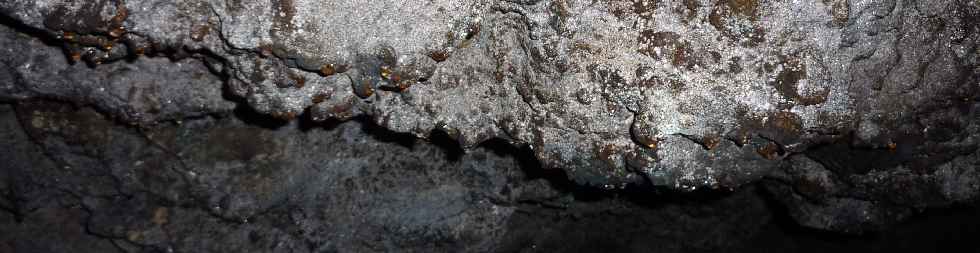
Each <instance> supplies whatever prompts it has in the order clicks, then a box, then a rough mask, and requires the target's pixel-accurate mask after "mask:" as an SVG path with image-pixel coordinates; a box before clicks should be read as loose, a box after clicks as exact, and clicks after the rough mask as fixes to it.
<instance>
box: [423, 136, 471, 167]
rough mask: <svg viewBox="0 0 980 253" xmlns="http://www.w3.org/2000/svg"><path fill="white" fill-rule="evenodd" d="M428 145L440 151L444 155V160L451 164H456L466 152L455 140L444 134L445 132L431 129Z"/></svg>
mask: <svg viewBox="0 0 980 253" xmlns="http://www.w3.org/2000/svg"><path fill="white" fill-rule="evenodd" d="M428 141H429V143H432V144H434V145H436V146H437V147H439V148H440V149H442V151H443V153H445V154H446V160H449V161H452V162H458V161H459V159H460V158H462V157H463V154H465V153H466V151H464V150H463V148H462V147H460V145H459V141H458V140H456V138H454V137H452V136H450V135H449V133H446V131H443V130H438V129H433V130H432V132H431V133H429V140H428Z"/></svg>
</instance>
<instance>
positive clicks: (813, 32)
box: [0, 0, 980, 251]
mask: <svg viewBox="0 0 980 253" xmlns="http://www.w3.org/2000/svg"><path fill="white" fill-rule="evenodd" d="M0 16H2V17H3V18H2V21H3V24H4V25H5V26H3V27H0V42H2V44H3V45H4V47H3V48H2V49H0V50H3V53H0V101H3V102H5V103H10V104H13V105H15V106H14V107H16V108H17V112H16V113H13V112H12V111H10V110H11V109H9V108H8V109H6V110H7V111H6V112H5V113H7V115H6V116H5V117H8V118H9V117H14V116H12V115H14V114H16V115H17V116H16V117H17V118H19V122H20V126H23V129H24V132H26V133H27V135H26V136H30V138H29V139H30V140H28V139H25V138H27V137H23V138H21V139H12V140H11V141H10V143H9V145H8V144H5V145H4V146H5V147H10V148H8V149H10V150H11V151H16V152H8V153H10V154H11V155H10V156H11V158H10V159H8V160H11V161H17V162H22V164H18V163H13V164H11V165H13V166H11V167H10V168H6V169H5V171H6V172H8V175H7V177H8V178H18V180H13V179H8V180H6V181H7V182H15V183H6V185H5V187H7V188H5V189H6V190H7V191H9V192H12V193H11V194H14V193H16V194H14V195H16V196H30V197H16V198H7V199H3V200H2V201H4V202H0V203H4V205H2V206H3V207H4V208H5V209H10V210H12V213H14V214H17V215H15V216H18V215H22V214H19V213H22V212H24V211H23V210H35V211H36V212H38V213H42V214H43V213H45V212H47V211H46V210H62V211H58V212H55V211H51V212H48V213H51V215H81V216H86V215H88V216H91V217H90V218H89V220H93V219H100V217H99V215H98V214H108V216H107V217H102V219H106V221H105V222H102V221H99V222H94V224H98V226H87V227H85V228H84V232H86V233H92V234H96V235H98V236H100V237H102V238H107V240H109V241H111V242H112V245H113V246H115V247H121V248H128V247H136V246H145V247H151V248H153V247H156V249H159V250H166V249H167V247H176V248H185V249H186V248H192V249H207V248H209V247H218V246H215V245H210V244H209V243H212V242H209V241H207V240H203V241H202V240H189V239H188V240H184V239H181V238H174V237H172V236H173V234H182V235H184V234H183V233H182V232H181V233H178V232H173V231H171V232H167V231H163V230H165V229H163V230H162V229H161V228H160V227H166V226H164V225H161V224H157V223H160V222H154V221H149V222H147V221H145V220H141V221H137V220H138V219H141V218H145V217H152V216H156V215H157V214H156V213H157V212H162V213H164V214H163V215H164V216H167V217H187V218H186V219H185V220H179V219H177V220H173V221H169V220H168V221H167V222H173V223H174V224H183V225H175V226H173V227H174V228H177V229H186V227H191V226H193V225H190V224H227V223H228V222H235V224H236V225H235V226H234V227H231V226H216V227H220V229H227V230H229V231H231V230H234V232H227V233H224V234H226V236H229V237H236V236H237V237H240V238H248V239H249V240H253V241H261V243H266V244H267V245H266V246H268V247H273V248H275V247H281V248H279V249H283V250H286V249H290V250H297V249H300V248H302V249H305V250H310V251H324V250H326V251H331V250H340V251H363V250H369V251H385V250H389V249H396V248H399V247H410V248H417V249H419V250H436V251H443V250H449V249H459V248H464V249H467V250H470V251H487V250H489V249H491V248H493V246H491V245H496V244H499V243H501V242H502V241H501V240H506V239H502V238H506V236H504V235H502V233H503V232H501V231H502V229H503V228H504V227H506V226H507V221H509V220H511V218H512V216H513V215H514V214H513V212H514V210H515V207H514V203H515V202H517V203H519V202H520V200H519V199H520V198H521V197H520V195H521V194H530V195H532V196H536V197H532V198H531V199H535V203H537V202H539V201H538V200H540V199H542V198H543V199H551V198H552V197H554V196H553V195H554V194H558V193H555V191H556V190H555V189H554V187H553V186H551V185H549V184H547V183H543V182H541V181H530V182H537V183H528V182H525V181H527V180H525V179H526V178H524V177H526V176H527V175H526V173H529V172H527V171H522V170H520V169H519V168H518V167H520V166H519V164H518V163H517V162H516V161H514V160H513V157H507V156H505V155H502V154H497V153H494V152H490V151H487V150H485V148H484V147H483V146H486V145H491V146H499V147H498V148H497V149H503V150H508V151H507V152H509V154H514V153H521V152H524V151H525V150H524V149H522V148H521V147H524V146H527V147H529V149H528V150H529V151H527V152H530V153H531V154H533V157H534V159H528V160H535V161H536V162H538V163H539V165H540V167H541V168H538V170H544V171H548V173H552V174H556V175H560V177H566V176H567V177H568V178H570V180H571V181H572V183H570V184H573V185H577V186H576V187H598V188H601V189H605V190H607V191H621V190H623V189H627V188H630V187H633V186H640V187H641V188H644V189H648V190H647V191H648V192H646V193H644V194H648V195H650V196H656V195H657V194H658V193H656V191H654V190H649V189H664V190H666V191H697V190H703V189H710V190H714V191H737V192H742V191H739V190H738V189H740V188H745V187H748V188H754V187H755V186H752V185H754V184H756V183H760V182H761V184H760V185H759V188H764V189H765V190H766V191H767V192H769V194H770V195H771V196H772V199H775V200H777V201H778V202H780V203H781V204H782V205H784V206H785V207H786V208H787V210H788V212H789V214H790V216H791V217H792V218H793V219H794V220H795V221H797V222H798V223H799V224H800V225H803V226H806V227H812V228H818V229H823V230H830V231H840V232H849V233H861V232H866V231H876V230H880V229H882V228H885V227H887V226H889V225H891V224H894V223H895V222H897V221H900V220H903V219H906V218H908V217H909V216H911V215H913V214H915V213H918V212H921V211H923V210H925V209H926V208H929V207H943V206H950V205H954V204H957V203H972V202H975V201H976V199H977V194H978V193H980V174H978V173H980V172H978V171H977V169H976V168H977V165H978V159H980V153H978V152H980V151H978V149H977V145H978V143H977V141H978V140H977V138H978V137H977V136H978V132H980V129H978V128H980V126H978V124H977V123H978V120H980V103H978V95H980V94H978V90H980V62H978V57H977V56H978V55H980V47H978V43H980V25H978V24H980V2H977V1H972V0H930V1H924V0H918V1H916V0H906V1H889V0H865V1H858V0H824V1H809V2H785V1H766V0H718V1H716V0H710V1H709V0H656V1H654V0H628V1H621V0H597V1H584V0H542V1H537V0H535V1H525V0H520V1H517V0H508V1H489V0H480V1H453V0H438V1H415V0H412V1H390V0H384V1H360V0H358V1H339V2H326V3H325V2H324V1H308V0H277V1H240V0H239V1H204V0H194V1H178V2H174V1H158V0H144V1H136V0H128V1H125V0H114V1H109V0H97V1H85V2H76V1H57V0H29V1H28V0H15V1H5V2H2V3H0ZM266 115H267V116H266ZM270 117H271V118H270ZM353 118H356V119H359V120H357V121H358V122H360V123H356V124H361V125H362V126H363V127H366V128H369V129H372V131H383V132H385V133H386V134H384V135H386V136H388V135H394V136H401V137H399V138H398V139H399V140H403V141H402V142H409V143H410V144H407V145H408V146H410V147H411V148H408V147H405V146H404V145H402V146H399V145H397V144H390V143H387V144H385V143H384V142H371V141H366V142H359V141H358V140H357V139H358V138H364V133H362V132H359V131H356V130H357V129H358V127H357V126H355V125H354V124H355V123H345V124H341V123H340V121H347V120H350V119H353ZM8 120H9V119H8ZM7 123H10V122H7ZM15 125H16V124H15ZM15 125H10V126H7V127H9V128H7V129H18V126H15ZM324 127H326V128H329V129H330V130H329V131H327V130H324V129H322V128H324ZM11 131H14V130H11ZM388 131H391V132H388ZM396 133H401V134H406V135H399V134H396ZM11 134H13V132H11ZM409 136H412V137H417V138H422V139H428V140H436V141H438V140H442V141H443V142H444V144H446V145H444V146H448V147H449V148H448V149H445V148H443V149H440V148H438V147H436V146H432V145H431V144H427V143H423V142H418V143H416V141H415V140H412V141H404V139H412V138H409ZM446 142H448V143H446ZM488 143H490V144H488ZM402 144H405V143H402ZM15 147H16V148H15ZM457 147H461V148H462V150H457ZM440 150H441V151H440ZM445 150H451V151H452V152H450V153H454V155H450V158H445V159H444V158H433V156H439V155H436V154H435V153H439V152H442V151H445ZM512 150H522V151H512ZM498 151H499V150H498ZM37 152H43V153H44V154H45V155H44V156H39V155H38V153H37ZM396 154H397V155H396ZM25 157H27V158H25ZM14 158H17V159H14ZM406 164H408V165H406ZM389 167H390V168H389ZM14 168H20V169H14ZM42 168H54V169H42ZM72 168H75V169H72ZM551 169H560V170H561V172H555V171H553V170H551ZM75 173H78V174H75ZM534 173H538V172H534ZM20 178H32V179H30V180H26V179H25V180H20ZM50 180H55V181H50ZM18 182H25V183H18ZM27 182H33V183H27ZM518 182H519V183H518ZM20 184H24V185H20ZM512 184H514V185H512ZM48 187H54V188H55V189H60V190H59V191H57V192H60V194H68V195H70V196H72V197H74V198H76V199H74V200H73V201H68V202H71V203H76V204H69V205H67V207H66V206H51V205H42V206H38V207H24V206H22V205H25V204H26V203H28V202H23V201H21V200H22V199H25V198H28V199H39V198H42V199H43V198H44V196H46V195H49V194H54V193H52V192H51V191H47V190H42V189H41V188H48ZM57 192H56V193H57ZM504 192H508V193H504ZM559 192H560V191H559ZM32 194H40V195H37V196H35V195H32ZM358 194H373V195H375V196H374V197H371V198H366V199H360V198H358V197H357V196H358ZM535 194H537V195H535ZM14 195H11V196H14ZM559 195H560V194H559ZM749 195H751V194H749ZM51 198H55V199H63V198H64V196H62V197H51ZM120 198H122V199H120ZM751 198H754V197H742V199H751ZM69 199H70V198H69ZM22 202H23V203H22ZM29 202H30V203H36V202H34V201H29ZM508 203H509V204H508ZM177 207H179V208H177ZM432 207H444V208H439V209H437V210H429V209H431V208H432ZM58 208H61V209H58ZM161 208H162V209H161ZM707 208H708V209H711V208H716V207H707ZM114 209H115V211H113V210H114ZM761 209H765V208H762V207H760V208H759V209H758V210H761ZM132 210H139V211H135V212H134V211H132ZM158 210H163V211H158ZM404 210H415V211H404ZM170 212H185V213H190V214H188V215H179V214H178V215H171V214H170ZM745 212H746V213H755V214H759V213H762V212H763V211H745ZM666 213H670V214H671V215H676V214H677V213H678V212H677V211H667V212H666ZM117 214H118V215H135V216H134V217H132V218H130V219H120V218H119V217H116V216H114V215H117ZM151 214H152V215H151ZM147 215H150V216H147ZM276 215H279V216H281V217H289V218H288V219H289V223H290V224H289V225H286V224H273V223H275V222H285V221H286V219H285V218H282V219H269V220H274V221H275V222H272V221H255V222H251V221H252V220H255V218H254V217H257V216H266V217H269V216H276ZM665 215H666V214H665ZM137 216H138V217H137ZM339 217H343V218H339ZM670 217H676V216H670ZM51 219H55V218H54V217H53V218H50V219H46V220H47V221H50V220H51ZM514 219H516V218H514ZM664 220H668V219H664ZM242 221H249V222H242ZM113 222H116V223H121V224H119V225H118V226H114V225H113V224H112V223H113ZM262 222H266V223H262ZM269 222H272V223H269ZM304 222H308V223H304ZM324 222H325V223H327V224H331V226H330V227H331V228H332V229H331V230H330V231H316V229H314V228H318V227H319V228H321V229H322V227H320V226H322V224H324ZM304 224H305V225H304ZM311 224H315V225H311ZM461 224H466V226H462V225H461ZM686 224H688V225H691V226H693V227H697V229H693V230H692V231H702V230H699V229H702V228H703V226H702V225H697V224H700V223H697V222H693V223H686ZM99 226H102V227H99ZM250 227H252V228H260V227H261V228H263V229H256V230H261V232H255V233H252V234H249V233H246V232H243V231H246V230H249V228H250ZM270 227H275V228H276V229H266V228H270ZM358 228H365V229H364V230H358ZM297 231H298V232H297ZM337 231H343V232H337ZM357 231H363V232H360V233H362V234H356V233H358V232H357ZM379 231H381V232H379ZM348 232H349V233H355V234H353V235H351V234H342V233H348ZM195 233H218V232H214V231H212V232H208V231H202V230H193V231H186V236H188V237H186V238H192V237H193V235H198V236H204V235H203V234H195ZM334 233H337V234H334ZM372 233H376V234H377V235H376V236H393V235H406V236H399V238H404V240H403V241H399V240H387V239H386V240H382V241H384V242H386V243H389V244H385V245H380V246H378V245H377V244H371V243H367V242H366V241H359V240H370V238H371V236H372V235H371V234H372ZM253 234H255V235H253ZM296 234H301V236H298V235H296ZM694 234H699V233H697V232H695V233H694ZM407 235H410V236H407ZM255 238H258V239H255ZM309 238H319V239H317V240H321V241H312V242H311V241H310V239H309ZM214 240H216V241H220V238H215V239H214ZM243 240H244V239H243ZM326 242H329V243H326ZM433 242H445V243H435V244H433ZM215 243H216V242H215ZM192 244H193V245H192ZM722 244H724V243H718V244H713V245H716V246H718V245H722ZM164 245H165V246H164ZM310 245H315V247H313V246H310ZM406 245H408V246H406ZM88 246H90V247H104V246H105V245H104V244H100V243H93V244H92V245H88ZM225 246H227V245H222V246H221V247H225ZM364 247H377V248H364ZM719 247H721V246H719Z"/></svg>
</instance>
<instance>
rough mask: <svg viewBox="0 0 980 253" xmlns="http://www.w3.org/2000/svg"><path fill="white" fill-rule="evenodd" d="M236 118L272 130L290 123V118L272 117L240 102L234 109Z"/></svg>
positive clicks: (233, 112)
mask: <svg viewBox="0 0 980 253" xmlns="http://www.w3.org/2000/svg"><path fill="white" fill-rule="evenodd" d="M232 114H233V115H234V116H235V118H238V119H239V120H241V121H242V122H245V123H246V124H249V125H254V126H258V127H262V128H266V129H270V130H276V129H279V128H280V127H283V126H286V125H288V124H289V121H288V120H283V119H279V118H276V117H272V116H270V115H267V114H262V113H259V112H256V111H255V110H253V109H252V108H251V107H249V106H248V105H246V104H243V103H238V105H237V106H235V109H234V110H233V111H232Z"/></svg>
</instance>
